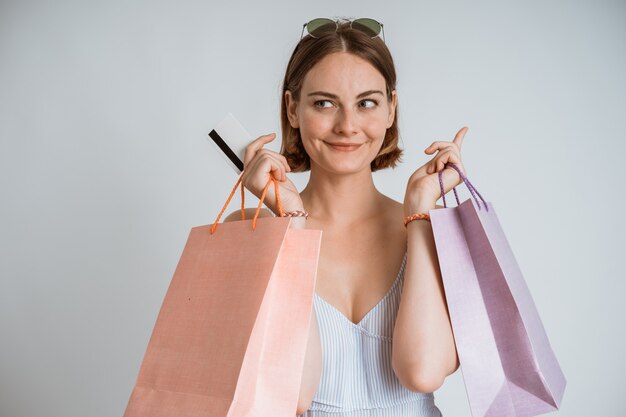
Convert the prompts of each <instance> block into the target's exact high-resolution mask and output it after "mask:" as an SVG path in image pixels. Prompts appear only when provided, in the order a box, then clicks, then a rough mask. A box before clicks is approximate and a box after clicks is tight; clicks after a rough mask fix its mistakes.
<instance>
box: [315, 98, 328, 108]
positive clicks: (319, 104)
mask: <svg viewBox="0 0 626 417" xmlns="http://www.w3.org/2000/svg"><path fill="white" fill-rule="evenodd" d="M324 103H328V104H330V105H331V106H332V103H331V102H330V101H329V100H318V101H316V102H315V103H313V105H314V106H315V107H319V108H328V107H331V106H325V105H324Z"/></svg>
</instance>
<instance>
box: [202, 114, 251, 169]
mask: <svg viewBox="0 0 626 417" xmlns="http://www.w3.org/2000/svg"><path fill="white" fill-rule="evenodd" d="M209 138H211V142H212V143H213V144H215V146H217V148H218V149H219V153H220V155H222V158H224V160H225V161H226V162H227V163H228V165H230V167H231V168H233V169H234V170H235V172H236V173H237V175H239V174H241V172H242V171H243V160H244V157H245V153H246V146H248V145H249V144H250V142H252V136H250V134H249V133H248V132H247V131H246V129H244V127H243V126H242V125H241V123H239V121H238V120H237V119H236V118H235V116H233V114H232V113H228V115H226V117H225V118H224V119H223V120H222V121H221V122H219V123H218V124H217V126H215V128H214V129H213V130H211V131H210V132H209Z"/></svg>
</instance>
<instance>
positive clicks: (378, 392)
mask: <svg viewBox="0 0 626 417" xmlns="http://www.w3.org/2000/svg"><path fill="white" fill-rule="evenodd" d="M405 265H406V254H405V255H404V259H403V260H402V266H401V267H400V271H399V272H398V275H397V277H396V279H395V281H394V283H393V285H392V286H391V288H390V289H389V291H388V292H387V294H386V295H385V296H384V297H383V298H382V299H381V300H380V302H379V303H378V304H377V305H376V306H375V307H374V308H372V309H371V310H370V311H369V312H368V313H367V314H366V315H365V317H363V319H362V320H361V321H360V322H359V323H357V324H354V323H353V322H352V321H350V320H349V319H348V318H347V317H346V316H345V315H343V313H341V312H340V311H339V310H337V309H336V308H335V307H333V306H332V305H331V304H330V303H328V302H326V301H325V300H324V299H323V298H321V297H320V296H319V295H317V293H315V296H314V299H313V306H314V311H315V314H316V315H317V321H318V325H319V329H320V337H321V341H322V375H321V380H320V384H319V386H318V389H317V392H316V393H315V396H314V398H313V403H312V404H311V407H310V408H309V410H307V411H306V412H305V413H304V414H301V415H300V416H302V417H322V416H324V417H329V416H332V417H441V412H440V411H439V409H438V408H437V406H435V402H434V395H433V394H432V393H429V394H423V393H418V392H414V391H410V390H408V389H406V388H405V387H404V386H402V385H401V384H400V381H398V378H397V377H396V375H395V373H394V372H393V369H392V368H391V338H392V335H393V327H394V324H395V321H396V315H397V313H398V306H399V304H400V294H401V292H402V286H403V281H404V268H405Z"/></svg>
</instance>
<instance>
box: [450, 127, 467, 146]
mask: <svg viewBox="0 0 626 417" xmlns="http://www.w3.org/2000/svg"><path fill="white" fill-rule="evenodd" d="M468 130H469V128H468V127H467V126H465V127H463V128H461V130H459V131H458V132H457V134H456V136H455V137H454V139H453V140H452V142H454V143H455V144H456V145H457V146H458V147H459V149H461V145H462V144H463V138H464V137H465V134H466V133H467V131H468Z"/></svg>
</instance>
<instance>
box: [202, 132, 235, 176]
mask: <svg viewBox="0 0 626 417" xmlns="http://www.w3.org/2000/svg"><path fill="white" fill-rule="evenodd" d="M209 136H210V137H211V139H213V142H215V144H216V145H217V146H218V147H219V148H220V149H221V150H222V152H224V154H225V155H226V156H227V157H228V159H230V161H231V162H232V163H233V164H235V166H236V167H237V168H239V171H243V162H242V161H241V159H239V157H238V156H237V155H235V152H233V150H232V149H230V147H229V146H228V145H227V144H226V142H224V139H222V137H221V136H220V135H219V134H218V133H217V132H216V131H215V130H211V132H209Z"/></svg>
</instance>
